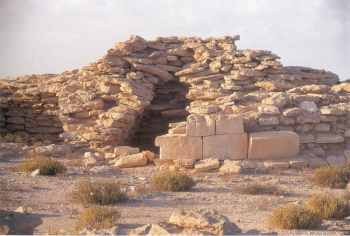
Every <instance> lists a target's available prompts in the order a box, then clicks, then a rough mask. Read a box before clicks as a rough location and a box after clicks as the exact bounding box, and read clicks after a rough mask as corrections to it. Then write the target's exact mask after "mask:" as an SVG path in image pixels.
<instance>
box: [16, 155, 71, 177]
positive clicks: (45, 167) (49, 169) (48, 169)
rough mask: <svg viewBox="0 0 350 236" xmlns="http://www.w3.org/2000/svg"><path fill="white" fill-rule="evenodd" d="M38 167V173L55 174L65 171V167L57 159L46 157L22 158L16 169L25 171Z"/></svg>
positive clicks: (31, 170) (28, 171)
mask: <svg viewBox="0 0 350 236" xmlns="http://www.w3.org/2000/svg"><path fill="white" fill-rule="evenodd" d="M37 169H39V170H40V172H39V174H40V175H56V174H59V173H63V172H65V171H66V167H65V166H64V165H63V164H61V163H60V162H59V161H56V160H53V159H51V158H47V157H35V158H31V159H27V160H24V161H23V162H22V163H21V164H20V165H19V166H18V170H19V171H22V172H26V173H30V172H33V171H34V170H37Z"/></svg>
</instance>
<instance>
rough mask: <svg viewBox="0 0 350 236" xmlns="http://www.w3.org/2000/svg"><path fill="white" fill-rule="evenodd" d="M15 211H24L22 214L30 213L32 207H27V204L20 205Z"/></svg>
mask: <svg viewBox="0 0 350 236" xmlns="http://www.w3.org/2000/svg"><path fill="white" fill-rule="evenodd" d="M15 212H17V213H22V214H28V213H30V212H31V208H30V207H25V206H20V207H18V208H17V209H16V210H15Z"/></svg>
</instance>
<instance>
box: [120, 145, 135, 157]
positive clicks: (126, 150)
mask: <svg viewBox="0 0 350 236" xmlns="http://www.w3.org/2000/svg"><path fill="white" fill-rule="evenodd" d="M139 152H140V149H139V148H137V147H129V146H119V147H116V148H114V154H115V155H116V156H128V155H132V154H137V153H139Z"/></svg>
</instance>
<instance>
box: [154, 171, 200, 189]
mask: <svg viewBox="0 0 350 236" xmlns="http://www.w3.org/2000/svg"><path fill="white" fill-rule="evenodd" d="M195 184H196V183H195V181H194V180H193V179H192V178H191V177H190V176H188V175H186V174H182V173H180V172H174V171H169V172H162V173H158V174H156V175H155V176H153V178H152V188H153V189H154V190H156V191H170V192H181V191H188V190H190V189H191V188H192V187H194V186H195Z"/></svg>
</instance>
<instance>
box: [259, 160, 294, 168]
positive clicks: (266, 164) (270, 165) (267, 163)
mask: <svg viewBox="0 0 350 236" xmlns="http://www.w3.org/2000/svg"><path fill="white" fill-rule="evenodd" d="M264 167H265V168H266V169H288V168H289V162H286V161H265V162H264Z"/></svg>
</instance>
